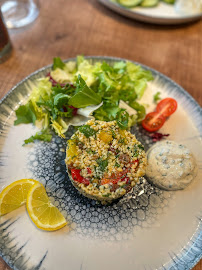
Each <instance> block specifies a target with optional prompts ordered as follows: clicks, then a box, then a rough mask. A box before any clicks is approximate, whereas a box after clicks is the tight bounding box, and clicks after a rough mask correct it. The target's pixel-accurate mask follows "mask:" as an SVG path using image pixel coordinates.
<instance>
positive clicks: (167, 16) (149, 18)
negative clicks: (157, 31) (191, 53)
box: [99, 0, 202, 24]
mask: <svg viewBox="0 0 202 270" xmlns="http://www.w3.org/2000/svg"><path fill="white" fill-rule="evenodd" d="M99 2H101V3H102V4H104V5H105V6H107V7H108V8H110V9H112V10H114V11H116V12H118V13H120V14H122V15H124V16H126V17H129V18H132V19H135V20H139V21H142V22H147V23H155V24H181V23H188V22H192V21H196V20H199V19H200V18H201V17H202V13H196V14H190V15H184V14H180V13H179V12H177V11H176V10H175V7H174V5H168V4H166V3H163V2H160V3H159V5H158V6H156V7H152V8H142V7H135V8H124V7H123V6H121V5H119V4H118V3H116V2H115V1H112V0H99Z"/></svg>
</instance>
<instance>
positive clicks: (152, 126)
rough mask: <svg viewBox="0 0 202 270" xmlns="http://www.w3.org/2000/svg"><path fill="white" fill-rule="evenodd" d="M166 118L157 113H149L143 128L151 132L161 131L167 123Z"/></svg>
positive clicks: (143, 122)
mask: <svg viewBox="0 0 202 270" xmlns="http://www.w3.org/2000/svg"><path fill="white" fill-rule="evenodd" d="M165 120H166V119H165V117H163V116H162V115H161V114H159V113H157V112H151V113H148V114H147V115H146V117H145V119H144V120H143V121H142V126H143V128H144V129H146V130H147V131H149V132H154V131H157V130H159V129H160V128H161V127H162V126H163V124H164V123H165Z"/></svg>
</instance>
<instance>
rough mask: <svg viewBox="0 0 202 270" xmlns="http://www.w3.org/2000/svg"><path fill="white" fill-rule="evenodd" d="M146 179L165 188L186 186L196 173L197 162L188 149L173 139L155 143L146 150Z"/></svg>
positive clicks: (173, 188)
mask: <svg viewBox="0 0 202 270" xmlns="http://www.w3.org/2000/svg"><path fill="white" fill-rule="evenodd" d="M147 160H148V166H147V169H146V176H147V179H148V181H150V182H151V183H153V184H154V185H156V186H158V187H160V188H163V189H166V190H178V189H184V188H185V187H187V186H188V185H189V184H190V183H191V181H192V180H193V179H194V177H195V176H196V174H197V164H196V161H195V158H194V156H193V154H192V153H191V152H190V150H189V149H188V148H187V147H186V146H184V145H182V144H178V143H176V142H173V141H168V140H166V141H162V142H158V143H156V144H155V145H154V146H152V147H151V148H150V149H149V150H148V151H147Z"/></svg>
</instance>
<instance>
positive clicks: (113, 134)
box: [111, 129, 116, 139]
mask: <svg viewBox="0 0 202 270" xmlns="http://www.w3.org/2000/svg"><path fill="white" fill-rule="evenodd" d="M111 132H112V138H113V139H115V138H116V133H115V132H114V130H113V129H111Z"/></svg>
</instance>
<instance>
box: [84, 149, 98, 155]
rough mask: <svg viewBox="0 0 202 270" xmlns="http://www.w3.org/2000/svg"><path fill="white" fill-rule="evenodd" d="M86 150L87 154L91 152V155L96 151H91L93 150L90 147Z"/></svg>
mask: <svg viewBox="0 0 202 270" xmlns="http://www.w3.org/2000/svg"><path fill="white" fill-rule="evenodd" d="M86 152H87V153H88V154H92V155H94V154H95V153H96V152H95V151H93V150H91V149H87V150H86Z"/></svg>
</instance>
